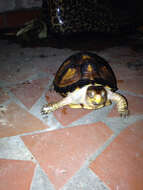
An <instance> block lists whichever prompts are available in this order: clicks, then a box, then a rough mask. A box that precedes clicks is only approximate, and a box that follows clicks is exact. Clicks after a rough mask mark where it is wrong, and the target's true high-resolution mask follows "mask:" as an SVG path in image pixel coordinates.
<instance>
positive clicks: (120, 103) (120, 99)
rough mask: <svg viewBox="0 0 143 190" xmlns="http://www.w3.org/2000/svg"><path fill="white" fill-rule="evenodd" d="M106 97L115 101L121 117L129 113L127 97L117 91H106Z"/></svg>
mask: <svg viewBox="0 0 143 190" xmlns="http://www.w3.org/2000/svg"><path fill="white" fill-rule="evenodd" d="M108 98H109V99H110V100H111V101H113V102H115V103H116V105H117V109H118V112H119V113H120V116H121V117H126V116H128V114H129V110H128V102H127V99H126V98H125V97H124V96H122V95H121V94H119V93H115V92H111V91H108Z"/></svg>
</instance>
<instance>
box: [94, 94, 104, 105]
mask: <svg viewBox="0 0 143 190" xmlns="http://www.w3.org/2000/svg"><path fill="white" fill-rule="evenodd" d="M101 99H102V98H101V96H100V95H99V94H98V95H96V96H95V98H94V100H95V102H96V103H97V104H100V102H101Z"/></svg>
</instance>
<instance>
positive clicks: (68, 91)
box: [41, 52, 128, 117]
mask: <svg viewBox="0 0 143 190" xmlns="http://www.w3.org/2000/svg"><path fill="white" fill-rule="evenodd" d="M53 85H54V89H55V91H56V92H58V93H60V94H61V95H62V96H63V99H62V100H60V101H58V102H54V103H49V104H47V105H44V106H43V107H42V110H41V113H42V114H48V113H50V112H52V111H55V110H57V109H58V108H61V107H63V106H65V105H69V106H70V107H71V108H85V109H99V108H102V107H104V106H107V105H110V104H111V103H112V101H113V102H115V103H116V105H117V109H118V112H119V113H120V116H123V117H125V116H127V115H128V104H127V100H126V98H125V97H124V96H122V95H121V94H119V93H117V92H116V90H117V82H116V77H115V75H114V72H113V70H112V68H111V67H110V65H109V64H108V62H107V61H106V60H104V59H103V58H102V57H100V56H98V55H96V54H95V53H90V52H80V53H76V54H74V55H72V56H70V57H69V58H67V59H66V60H65V61H64V62H63V64H62V65H61V66H60V68H59V69H58V71H57V73H56V76H55V79H54V81H53Z"/></svg>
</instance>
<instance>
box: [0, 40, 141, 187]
mask: <svg viewBox="0 0 143 190" xmlns="http://www.w3.org/2000/svg"><path fill="white" fill-rule="evenodd" d="M2 45H3V46H4V47H3V46H2V47H1V48H2V53H1V55H0V63H1V70H0V190H9V189H11V190H97V189H98V190H143V62H142V58H143V51H139V52H136V51H135V50H133V49H132V48H131V47H130V46H126V47H123V46H116V47H109V48H106V49H105V48H103V49H104V50H102V51H99V54H100V55H101V56H102V55H103V57H105V58H107V59H108V60H109V61H110V62H111V66H112V67H113V70H114V71H115V74H116V76H117V81H118V86H119V89H120V92H121V93H122V92H123V94H124V95H125V96H126V98H127V100H128V104H129V109H130V116H129V117H128V118H126V119H124V118H119V114H118V113H117V110H116V106H115V105H113V107H112V106H108V107H106V108H102V110H101V112H99V113H101V114H100V116H99V114H98V110H97V111H92V110H82V109H71V108H69V107H68V106H66V107H64V108H61V109H59V110H57V111H55V112H54V113H50V114H49V116H48V117H47V118H44V117H42V116H41V114H40V109H41V107H42V106H43V104H45V103H46V102H47V101H48V102H51V101H57V100H59V99H60V98H61V97H60V96H59V95H58V94H56V93H55V92H49V91H48V89H49V87H50V84H51V82H52V78H53V77H54V75H55V72H56V70H57V69H58V67H59V65H60V64H61V63H62V61H64V59H65V58H67V56H70V55H71V54H73V53H74V52H75V50H70V49H56V48H51V47H37V48H21V47H20V46H19V45H16V44H12V43H11V44H8V43H6V42H4V41H3V42H2ZM95 52H96V51H95ZM41 55H42V56H41ZM96 113H97V114H96ZM91 116H93V117H91ZM96 117H99V118H96ZM85 119H86V124H85V123H84V121H85ZM96 121H98V122H96ZM113 125H114V126H113ZM116 126H118V128H117V129H116V130H112V129H113V127H114V128H116ZM55 129H56V130H55ZM4 147H5V148H4Z"/></svg>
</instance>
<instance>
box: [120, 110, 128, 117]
mask: <svg viewBox="0 0 143 190" xmlns="http://www.w3.org/2000/svg"><path fill="white" fill-rule="evenodd" d="M128 116H129V110H128V109H126V110H124V111H122V112H120V117H122V118H127V117H128Z"/></svg>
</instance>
